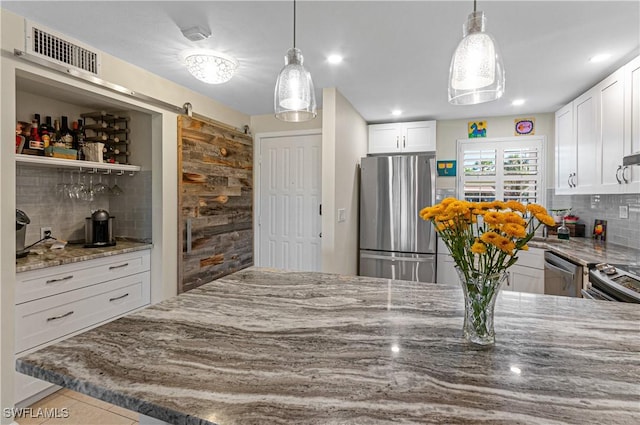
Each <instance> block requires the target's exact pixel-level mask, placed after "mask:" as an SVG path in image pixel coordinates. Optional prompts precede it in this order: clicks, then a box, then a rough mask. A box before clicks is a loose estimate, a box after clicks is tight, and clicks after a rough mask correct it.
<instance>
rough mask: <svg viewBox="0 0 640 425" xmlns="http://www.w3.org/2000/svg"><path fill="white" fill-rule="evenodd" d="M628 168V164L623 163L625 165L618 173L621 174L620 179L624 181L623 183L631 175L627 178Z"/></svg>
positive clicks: (626, 181) (627, 181) (627, 180)
mask: <svg viewBox="0 0 640 425" xmlns="http://www.w3.org/2000/svg"><path fill="white" fill-rule="evenodd" d="M628 169H629V166H628V165H625V166H624V167H623V168H622V172H621V173H620V175H621V176H622V181H624V182H625V183H629V180H631V177H629V178H628V179H627V170H628Z"/></svg>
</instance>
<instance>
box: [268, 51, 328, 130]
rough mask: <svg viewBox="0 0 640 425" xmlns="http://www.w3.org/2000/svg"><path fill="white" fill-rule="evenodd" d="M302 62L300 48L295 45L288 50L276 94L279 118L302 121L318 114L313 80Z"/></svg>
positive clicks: (275, 107) (275, 104)
mask: <svg viewBox="0 0 640 425" xmlns="http://www.w3.org/2000/svg"><path fill="white" fill-rule="evenodd" d="M302 62H303V57H302V54H301V53H300V50H299V49H296V48H295V47H294V48H291V49H289V51H287V55H286V56H285V60H284V63H285V66H284V68H282V71H280V74H279V75H278V80H277V81H276V91H275V96H274V109H275V114H276V118H278V119H279V120H282V121H288V122H301V121H308V120H312V119H314V118H315V117H316V115H317V112H316V95H315V90H314V88H313V81H312V80H311V74H309V72H308V71H307V70H306V69H304V66H302Z"/></svg>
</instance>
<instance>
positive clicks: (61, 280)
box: [45, 275, 73, 284]
mask: <svg viewBox="0 0 640 425" xmlns="http://www.w3.org/2000/svg"><path fill="white" fill-rule="evenodd" d="M69 279H73V275H69V276H65V277H61V278H60V279H49V280H47V281H46V282H45V283H46V284H49V283H56V282H63V281H65V280H69Z"/></svg>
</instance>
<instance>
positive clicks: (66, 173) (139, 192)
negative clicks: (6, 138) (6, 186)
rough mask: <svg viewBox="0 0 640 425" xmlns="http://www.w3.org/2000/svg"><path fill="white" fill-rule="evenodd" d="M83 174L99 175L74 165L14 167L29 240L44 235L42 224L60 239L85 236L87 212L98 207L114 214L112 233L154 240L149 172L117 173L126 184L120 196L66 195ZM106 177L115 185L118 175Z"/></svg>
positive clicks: (122, 184)
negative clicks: (88, 198) (72, 167)
mask: <svg viewBox="0 0 640 425" xmlns="http://www.w3.org/2000/svg"><path fill="white" fill-rule="evenodd" d="M72 179H73V182H74V183H76V182H78V180H79V179H80V180H81V181H84V183H85V184H88V183H89V181H90V179H92V180H93V183H94V184H95V183H97V182H98V180H99V175H97V174H93V175H90V174H82V175H79V174H78V173H77V172H73V173H72V172H71V171H70V170H58V169H55V168H45V167H34V166H28V165H18V166H17V167H16V208H18V209H20V210H22V211H24V212H25V213H26V214H27V216H28V217H29V219H30V220H31V223H30V224H29V225H28V226H27V233H26V238H25V244H26V245H30V244H32V243H34V242H36V241H37V240H39V239H40V227H44V226H50V227H51V228H52V234H53V236H54V237H55V238H57V239H63V240H67V241H84V223H85V217H90V216H91V213H92V212H93V211H95V210H97V209H105V210H107V211H109V214H110V215H112V216H115V217H116V218H115V220H114V235H115V236H116V237H130V238H135V239H141V240H148V241H151V171H142V172H139V173H136V174H135V175H134V176H129V175H123V176H118V177H117V183H118V186H120V187H121V188H122V189H123V193H122V195H120V196H110V195H108V194H105V195H99V196H95V199H94V200H93V201H91V202H89V201H84V200H80V199H71V198H69V197H68V195H67V193H68V191H66V190H65V188H67V189H68V188H69V187H70V184H71V182H72ZM102 182H103V183H105V184H108V186H109V187H113V185H114V183H115V176H114V175H110V176H102Z"/></svg>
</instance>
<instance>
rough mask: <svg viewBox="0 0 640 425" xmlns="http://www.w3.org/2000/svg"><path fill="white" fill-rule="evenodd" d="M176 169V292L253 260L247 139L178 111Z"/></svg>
mask: <svg viewBox="0 0 640 425" xmlns="http://www.w3.org/2000/svg"><path fill="white" fill-rule="evenodd" d="M178 170H179V174H180V175H179V182H180V183H179V197H180V199H179V202H178V205H179V208H180V217H179V225H178V228H179V229H178V230H179V232H178V240H179V245H178V246H179V247H180V248H179V249H180V250H181V252H180V253H179V255H180V261H179V267H178V273H179V275H180V276H179V277H178V293H182V292H186V291H188V290H190V289H193V288H196V287H198V286H200V285H203V284H205V283H208V282H210V281H212V280H215V279H217V278H219V277H222V276H224V275H227V274H229V273H233V272H235V271H238V270H240V269H243V268H245V267H249V266H251V265H253V139H252V138H251V136H249V135H246V134H244V133H240V132H238V131H236V130H233V129H230V128H227V127H224V126H222V125H218V124H216V123H213V122H208V121H203V120H199V119H195V118H192V117H188V116H179V117H178ZM188 221H190V223H191V249H190V252H187V251H188V249H187V248H188V247H187V242H188V237H187V231H188V227H189V226H188V225H187V222H188Z"/></svg>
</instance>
